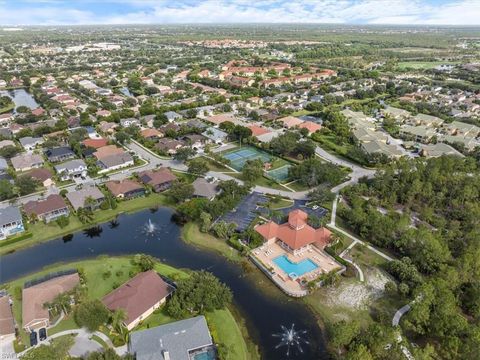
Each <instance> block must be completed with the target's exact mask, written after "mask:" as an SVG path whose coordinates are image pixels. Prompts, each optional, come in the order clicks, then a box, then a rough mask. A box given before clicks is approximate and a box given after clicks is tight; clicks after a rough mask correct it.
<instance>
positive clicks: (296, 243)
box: [255, 209, 331, 250]
mask: <svg viewBox="0 0 480 360" xmlns="http://www.w3.org/2000/svg"><path fill="white" fill-rule="evenodd" d="M307 219H308V214H307V213H305V212H304V211H302V210H299V209H297V210H293V211H291V212H290V214H288V221H287V222H286V223H284V224H281V225H279V224H277V223H275V222H273V221H270V222H268V223H266V224H263V225H259V226H257V227H256V228H255V230H256V231H257V232H258V233H259V234H260V235H262V236H263V237H264V239H265V240H270V239H274V238H276V239H278V240H280V241H282V242H283V243H285V244H287V245H288V246H289V247H290V248H291V249H293V250H297V249H300V248H302V247H304V246H306V245H310V244H314V245H316V246H317V247H319V248H321V249H323V248H324V247H325V246H326V245H327V244H328V243H329V241H330V235H331V232H330V231H329V230H328V229H326V228H324V227H321V228H319V229H314V228H313V227H311V226H310V225H308V224H307Z"/></svg>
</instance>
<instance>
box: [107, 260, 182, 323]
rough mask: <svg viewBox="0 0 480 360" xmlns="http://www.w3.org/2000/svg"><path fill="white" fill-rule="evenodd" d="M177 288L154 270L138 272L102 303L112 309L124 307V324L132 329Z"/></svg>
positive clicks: (108, 295)
mask: <svg viewBox="0 0 480 360" xmlns="http://www.w3.org/2000/svg"><path fill="white" fill-rule="evenodd" d="M174 291H175V288H174V287H173V286H172V285H170V284H168V283H167V282H165V281H164V280H163V279H162V278H161V277H160V276H159V275H158V274H157V273H156V272H155V271H154V270H149V271H145V272H141V273H139V274H137V275H136V276H135V277H133V278H132V279H130V280H129V281H127V282H126V283H124V284H123V285H121V286H120V287H118V288H116V289H115V290H113V291H112V292H111V293H109V294H107V295H106V296H104V297H103V298H102V303H103V304H104V305H105V306H106V307H107V308H108V309H109V310H110V311H115V310H117V309H123V310H124V311H125V315H126V319H125V320H124V325H125V327H126V328H127V329H128V330H132V329H133V328H134V327H135V326H137V325H138V324H139V323H140V322H141V321H143V320H145V319H146V318H147V317H148V316H150V315H151V314H152V313H153V312H154V311H155V310H156V309H158V308H159V307H160V306H161V305H162V304H164V303H165V302H166V300H167V299H168V298H169V297H170V295H171V294H172V293H173V292H174Z"/></svg>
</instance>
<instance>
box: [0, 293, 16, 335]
mask: <svg viewBox="0 0 480 360" xmlns="http://www.w3.org/2000/svg"><path fill="white" fill-rule="evenodd" d="M13 340H15V321H14V320H13V314H12V308H11V306H10V298H9V297H8V296H2V297H0V342H2V343H4V342H5V343H9V342H12V341H13Z"/></svg>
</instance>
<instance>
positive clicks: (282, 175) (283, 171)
mask: <svg viewBox="0 0 480 360" xmlns="http://www.w3.org/2000/svg"><path fill="white" fill-rule="evenodd" d="M291 167H292V166H291V165H283V166H281V167H279V168H276V169H273V170H269V171H267V176H268V177H269V178H271V179H273V180H275V181H277V182H284V181H285V180H287V179H288V178H289V176H288V169H290V168H291Z"/></svg>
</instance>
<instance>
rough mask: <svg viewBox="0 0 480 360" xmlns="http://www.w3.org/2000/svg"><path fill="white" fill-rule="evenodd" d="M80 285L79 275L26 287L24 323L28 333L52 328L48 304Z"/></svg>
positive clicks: (23, 293) (23, 306)
mask: <svg viewBox="0 0 480 360" xmlns="http://www.w3.org/2000/svg"><path fill="white" fill-rule="evenodd" d="M79 283H80V277H79V276H78V273H77V272H75V273H73V274H68V275H61V276H58V277H54V278H52V279H49V280H46V281H43V282H41V283H38V284H35V285H32V286H29V287H24V289H23V291H22V323H23V328H24V329H25V330H26V331H27V332H31V331H35V330H39V329H41V328H47V327H48V326H50V314H49V310H48V307H46V306H44V305H45V304H46V303H48V302H50V301H52V300H53V299H55V298H56V297H57V296H58V295H60V294H63V293H66V292H69V291H71V290H73V289H74V288H75V286H77V285H78V284H79Z"/></svg>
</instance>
